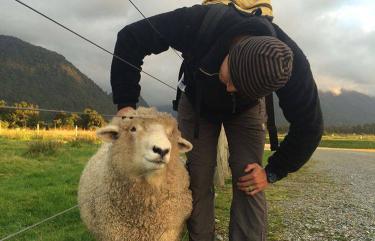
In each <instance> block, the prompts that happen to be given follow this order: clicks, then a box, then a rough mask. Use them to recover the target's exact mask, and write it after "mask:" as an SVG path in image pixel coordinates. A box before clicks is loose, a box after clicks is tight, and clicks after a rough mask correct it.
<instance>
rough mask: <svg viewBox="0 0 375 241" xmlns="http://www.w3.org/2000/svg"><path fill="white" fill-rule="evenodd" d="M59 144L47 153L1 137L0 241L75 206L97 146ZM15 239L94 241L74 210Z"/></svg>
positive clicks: (28, 144) (75, 143)
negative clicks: (81, 178) (85, 172)
mask: <svg viewBox="0 0 375 241" xmlns="http://www.w3.org/2000/svg"><path fill="white" fill-rule="evenodd" d="M57 143H60V144H56V143H55V144H52V146H54V147H50V149H49V150H48V151H42V152H44V153H46V154H43V153H38V148H35V146H36V145H35V144H34V149H33V147H32V145H31V144H30V142H29V141H20V140H10V139H5V138H0V150H1V152H0V193H1V195H0V214H1V215H0V238H3V237H5V236H7V235H8V234H10V233H13V232H16V231H18V230H20V229H22V228H24V227H26V226H28V225H31V224H34V223H37V222H38V221H40V220H42V219H44V218H47V217H49V216H52V215H54V214H56V213H58V212H60V211H63V210H65V209H67V208H70V207H72V206H74V205H76V196H77V183H78V180H79V176H80V173H81V171H82V169H83V167H84V164H85V163H86V161H87V160H88V158H89V156H91V155H92V154H93V153H94V152H95V150H96V149H97V145H96V144H89V143H84V142H81V143H80V144H77V142H74V141H72V142H68V143H63V144H61V142H57ZM46 148H48V147H46ZM14 240H25V241H26V240H27V241H30V240H51V241H52V240H56V241H58V240H59V241H62V240H66V241H68V240H71V241H73V240H92V238H90V235H89V234H88V233H87V232H86V230H85V228H84V226H83V225H82V223H81V221H80V218H79V212H78V209H75V210H73V211H71V212H69V213H66V214H64V215H63V216H60V217H59V218H56V219H54V220H52V221H50V222H47V223H45V224H43V225H41V226H40V227H38V228H36V229H34V230H30V231H28V232H26V233H25V234H24V235H20V236H18V237H17V238H15V239H14Z"/></svg>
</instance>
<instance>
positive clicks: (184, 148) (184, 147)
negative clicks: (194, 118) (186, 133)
mask: <svg viewBox="0 0 375 241" xmlns="http://www.w3.org/2000/svg"><path fill="white" fill-rule="evenodd" d="M178 149H179V151H180V153H185V152H189V151H191V149H193V145H192V144H191V143H190V142H188V141H187V140H185V139H184V138H182V137H179V138H178Z"/></svg>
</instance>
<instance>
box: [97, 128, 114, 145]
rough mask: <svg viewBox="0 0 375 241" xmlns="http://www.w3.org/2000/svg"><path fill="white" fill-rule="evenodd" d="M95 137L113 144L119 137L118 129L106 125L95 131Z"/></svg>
mask: <svg viewBox="0 0 375 241" xmlns="http://www.w3.org/2000/svg"><path fill="white" fill-rule="evenodd" d="M96 135H97V136H98V137H99V138H100V139H101V140H103V141H105V142H113V141H114V140H117V139H118V137H119V127H118V126H115V125H108V126H106V127H103V128H100V129H99V130H97V131H96Z"/></svg>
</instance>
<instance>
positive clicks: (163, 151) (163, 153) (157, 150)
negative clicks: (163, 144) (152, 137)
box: [152, 146, 169, 158]
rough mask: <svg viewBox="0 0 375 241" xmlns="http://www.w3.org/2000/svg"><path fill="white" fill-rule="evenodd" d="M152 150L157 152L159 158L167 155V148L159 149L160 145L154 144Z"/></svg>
mask: <svg viewBox="0 0 375 241" xmlns="http://www.w3.org/2000/svg"><path fill="white" fill-rule="evenodd" d="M152 151H153V152H155V153H157V154H159V155H160V156H161V158H164V156H165V155H167V154H168V153H169V149H168V148H167V149H164V150H163V149H161V148H160V147H157V146H154V147H153V148H152Z"/></svg>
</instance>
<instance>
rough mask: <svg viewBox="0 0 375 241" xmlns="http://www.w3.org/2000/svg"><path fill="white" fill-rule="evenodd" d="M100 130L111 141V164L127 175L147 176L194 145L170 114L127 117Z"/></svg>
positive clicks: (100, 134)
mask: <svg viewBox="0 0 375 241" xmlns="http://www.w3.org/2000/svg"><path fill="white" fill-rule="evenodd" d="M118 119H120V120H116V121H113V122H112V124H110V125H108V126H107V127H104V128H102V129H100V130H99V131H98V136H99V137H101V138H102V139H104V140H105V141H109V142H111V143H112V147H111V155H112V162H113V163H112V164H113V165H114V167H115V168H116V169H117V170H119V171H120V172H122V173H123V174H124V175H144V174H147V173H150V172H153V171H156V170H160V169H163V168H165V166H166V165H168V163H169V162H170V160H171V155H173V154H175V153H178V152H180V153H181V152H182V153H184V152H187V151H190V150H191V149H192V145H191V144H190V142H188V141H187V140H185V139H183V138H181V136H180V132H179V131H178V130H177V125H176V123H175V120H174V119H172V118H171V117H169V118H165V116H164V118H161V117H160V116H159V117H157V118H137V117H134V118H132V117H124V118H122V119H121V118H118Z"/></svg>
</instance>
